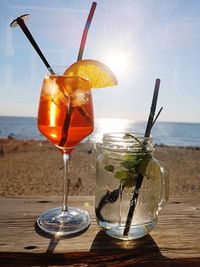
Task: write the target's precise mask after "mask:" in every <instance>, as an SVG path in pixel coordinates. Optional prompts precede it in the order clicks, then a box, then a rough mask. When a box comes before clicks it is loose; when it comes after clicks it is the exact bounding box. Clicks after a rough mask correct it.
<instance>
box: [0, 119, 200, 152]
mask: <svg viewBox="0 0 200 267" xmlns="http://www.w3.org/2000/svg"><path fill="white" fill-rule="evenodd" d="M145 128H146V122H145V121H136V122H135V121H134V122H133V121H129V120H124V119H109V118H105V119H98V120H96V122H95V129H94V133H93V137H94V136H98V138H97V139H99V138H101V137H102V135H103V134H104V133H109V132H132V133H144V132H145ZM151 135H152V136H153V140H154V143H155V144H157V145H167V146H180V147H186V146H187V147H200V123H183V122H162V121H157V122H156V123H155V125H154V126H153V129H152V132H151ZM9 137H11V138H15V139H34V140H45V138H44V137H43V136H42V134H41V133H40V132H39V131H38V129H37V118H33V117H10V116H0V138H9Z"/></svg>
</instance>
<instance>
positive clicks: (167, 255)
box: [0, 196, 200, 267]
mask: <svg viewBox="0 0 200 267" xmlns="http://www.w3.org/2000/svg"><path fill="white" fill-rule="evenodd" d="M60 201H61V200H60V199H59V198H57V197H13V198H12V197H4V198H0V265H1V266H146V265H149V264H150V265H149V266H161V265H162V266H183V267H184V266H200V201H199V197H198V196H193V197H192V196H187V197H176V198H171V199H170V200H169V202H168V203H167V205H166V206H165V207H164V209H163V210H162V211H161V212H160V215H159V220H158V224H157V226H156V228H155V229H154V230H153V231H152V232H151V233H150V235H147V236H146V237H144V238H141V239H138V240H135V241H121V240H116V239H113V238H110V237H108V236H107V235H105V233H104V232H103V231H101V230H100V229H99V228H98V226H97V224H96V221H95V215H94V197H91V196H90V197H71V198H69V202H70V204H72V205H73V206H78V207H81V208H85V209H87V210H88V212H89V214H90V216H91V220H92V223H91V225H90V227H89V229H88V230H87V231H85V232H84V233H82V234H81V235H79V236H73V237H70V238H61V239H55V238H52V237H51V236H48V235H45V234H43V233H41V231H40V230H39V229H38V228H37V226H36V224H35V222H36V219H37V217H38V216H39V214H40V213H41V212H43V211H45V210H47V209H48V208H52V207H56V206H58V205H59V204H60Z"/></svg>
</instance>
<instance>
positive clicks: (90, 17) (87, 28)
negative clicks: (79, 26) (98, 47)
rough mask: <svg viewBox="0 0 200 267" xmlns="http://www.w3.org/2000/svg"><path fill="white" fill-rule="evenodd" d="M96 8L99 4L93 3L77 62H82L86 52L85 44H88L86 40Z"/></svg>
mask: <svg viewBox="0 0 200 267" xmlns="http://www.w3.org/2000/svg"><path fill="white" fill-rule="evenodd" d="M96 6H97V3H96V2H93V3H92V6H91V8H90V12H89V15H88V18H87V21H86V24H85V27H84V31H83V34H82V38H81V43H80V48H79V53H78V58H77V61H79V60H81V59H82V57H83V51H84V48H85V43H86V39H87V34H88V30H89V28H90V24H91V21H92V18H93V15H94V12H95V9H96Z"/></svg>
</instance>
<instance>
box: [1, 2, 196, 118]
mask: <svg viewBox="0 0 200 267" xmlns="http://www.w3.org/2000/svg"><path fill="white" fill-rule="evenodd" d="M91 4H92V1H88V0H9V1H7V0H0V81H1V82H0V116H4V115H6V116H32V117H36V116H37V111H38V103H39V97H40V90H41V85H42V80H43V77H44V75H45V74H46V73H47V70H46V68H45V66H44V64H43V63H42V61H41V59H40V58H39V57H38V55H37V54H36V52H35V51H34V49H33V47H32V46H31V44H30V43H29V41H28V40H27V38H26V37H25V35H24V34H23V32H22V31H21V30H20V28H19V27H16V28H10V26H9V25H10V23H11V22H12V20H13V19H15V18H16V17H18V16H21V15H23V14H30V16H29V19H28V21H27V22H26V24H27V27H28V28H29V30H30V31H31V33H32V35H33V37H34V38H35V40H36V41H37V43H38V45H39V47H40V48H41V50H42V51H43V53H44V55H45V56H46V58H47V59H48V61H49V62H50V64H51V65H52V66H59V65H66V66H69V65H70V64H72V63H73V62H75V61H76V59H77V55H78V50H79V44H80V39H81V35H82V31H83V28H84V25H85V22H86V19H87V16H88V12H89V10H90V7H91ZM199 29H200V1H196V0H190V1H188V0H176V1H175V0H163V1H160V0H118V1H115V0H101V1H98V0H97V8H96V11H95V14H94V17H93V20H92V24H91V26H90V29H89V33H88V38H87V42H86V46H85V50H84V54H83V58H85V59H86V58H88V59H96V60H99V61H101V62H103V63H105V64H107V65H108V66H109V67H110V68H111V69H112V70H113V72H114V73H115V74H116V76H117V78H118V85H117V86H115V87H107V88H102V89H93V90H92V95H93V102H94V112H95V118H115V119H116V118H120V119H127V120H131V121H141V120H147V119H148V114H149V110H150V105H151V100H152V95H153V89H154V84H155V80H156V79H157V78H160V79H161V84H160V91H159V97H158V103H157V110H159V108H160V107H163V111H162V113H161V115H160V117H159V120H160V121H176V122H198V123H200V104H199V102H200V75H199V71H200V30H199Z"/></svg>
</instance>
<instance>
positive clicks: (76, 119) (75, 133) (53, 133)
mask: <svg viewBox="0 0 200 267" xmlns="http://www.w3.org/2000/svg"><path fill="white" fill-rule="evenodd" d="M64 70H65V69H63V71H61V72H60V73H61V74H55V75H54V74H53V75H52V74H49V75H46V76H45V77H44V80H43V85H42V91H41V96H40V103H39V110H38V129H39V131H40V132H41V133H42V134H43V135H44V136H45V137H46V138H47V139H48V140H49V141H51V142H52V143H53V144H54V145H55V146H56V147H58V148H59V150H60V151H61V152H62V155H63V163H64V183H63V204H62V207H57V208H53V209H50V210H47V211H45V212H44V213H42V214H41V216H40V217H39V218H38V220H37V223H38V225H39V227H40V228H41V229H42V230H43V231H45V232H47V233H49V234H52V235H60V236H66V235H71V234H76V233H78V232H80V231H83V230H84V229H86V228H87V227H88V226H89V224H90V217H89V215H88V213H87V211H85V210H82V209H80V208H75V207H70V206H68V190H69V182H68V174H69V170H68V163H69V159H70V154H71V152H72V150H73V149H74V147H75V146H77V145H78V144H79V143H80V141H81V140H83V139H84V138H85V137H87V136H88V135H89V134H91V133H92V131H93V128H94V119H93V105H92V95H91V91H90V89H91V87H90V83H89V81H88V80H85V79H82V78H80V77H78V76H75V77H66V76H64V75H63V74H62V73H64Z"/></svg>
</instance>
